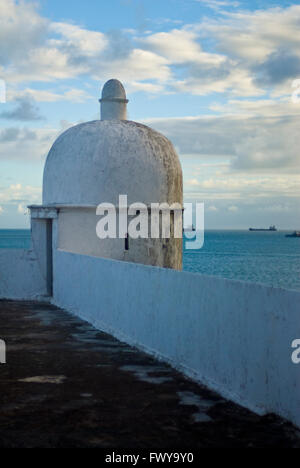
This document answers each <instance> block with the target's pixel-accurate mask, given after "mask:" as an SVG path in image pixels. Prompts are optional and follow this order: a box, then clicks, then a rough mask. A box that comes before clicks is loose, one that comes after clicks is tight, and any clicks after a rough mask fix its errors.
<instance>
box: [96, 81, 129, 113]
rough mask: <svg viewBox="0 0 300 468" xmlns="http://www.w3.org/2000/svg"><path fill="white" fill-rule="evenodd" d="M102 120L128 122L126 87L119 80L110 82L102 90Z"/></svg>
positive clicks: (100, 100)
mask: <svg viewBox="0 0 300 468" xmlns="http://www.w3.org/2000/svg"><path fill="white" fill-rule="evenodd" d="M99 102H100V105H101V120H126V119H127V103H128V99H126V92H125V89H124V86H123V85H122V83H121V82H120V81H119V80H115V79H112V80H108V81H107V82H106V83H105V85H104V86H103V89H102V95H101V99H99Z"/></svg>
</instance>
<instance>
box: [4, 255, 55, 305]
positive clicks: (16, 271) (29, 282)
mask: <svg viewBox="0 0 300 468" xmlns="http://www.w3.org/2000/svg"><path fill="white" fill-rule="evenodd" d="M46 295H47V282H46V275H45V274H44V272H43V266H42V265H41V262H40V259H39V258H37V256H36V254H35V251H34V250H30V249H28V250H26V249H0V298H5V299H39V298H41V297H42V296H46Z"/></svg>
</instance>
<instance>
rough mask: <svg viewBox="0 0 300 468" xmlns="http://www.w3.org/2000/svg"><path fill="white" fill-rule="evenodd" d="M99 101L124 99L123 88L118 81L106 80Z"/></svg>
mask: <svg viewBox="0 0 300 468" xmlns="http://www.w3.org/2000/svg"><path fill="white" fill-rule="evenodd" d="M101 99H126V92H125V88H124V86H123V85H122V83H121V81H119V80H115V79H112V80H108V81H107V82H106V83H105V85H104V86H103V89H102V94H101Z"/></svg>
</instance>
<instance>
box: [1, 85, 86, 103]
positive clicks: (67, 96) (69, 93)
mask: <svg viewBox="0 0 300 468" xmlns="http://www.w3.org/2000/svg"><path fill="white" fill-rule="evenodd" d="M28 96H29V97H31V98H32V99H34V100H35V101H39V102H57V101H70V102H85V101H86V100H88V99H94V97H93V96H91V95H90V94H88V93H87V92H86V91H85V90H83V89H77V88H70V89H67V90H66V91H65V92H63V93H57V92H54V91H47V90H39V89H32V88H25V89H24V90H22V91H15V90H12V89H11V90H10V91H9V93H8V96H7V99H8V100H9V101H14V100H16V99H18V98H22V99H23V98H24V97H28Z"/></svg>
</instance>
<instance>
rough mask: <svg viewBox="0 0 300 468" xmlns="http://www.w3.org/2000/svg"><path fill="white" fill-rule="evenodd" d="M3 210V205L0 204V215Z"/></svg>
mask: <svg viewBox="0 0 300 468" xmlns="http://www.w3.org/2000/svg"><path fill="white" fill-rule="evenodd" d="M3 211H4V210H3V208H2V206H0V215H1V214H2V213H3Z"/></svg>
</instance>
